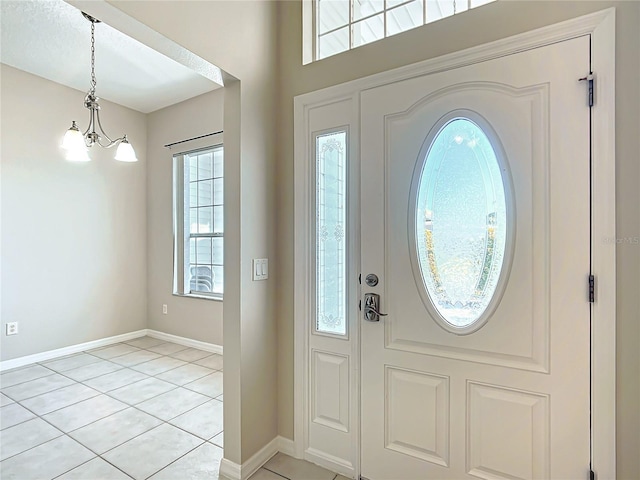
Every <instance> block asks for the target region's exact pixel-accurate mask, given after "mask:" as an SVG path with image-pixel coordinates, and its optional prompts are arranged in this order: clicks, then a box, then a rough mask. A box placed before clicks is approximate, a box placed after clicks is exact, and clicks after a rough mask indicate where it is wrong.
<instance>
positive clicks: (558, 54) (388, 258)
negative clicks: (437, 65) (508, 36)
mask: <svg viewBox="0 0 640 480" xmlns="http://www.w3.org/2000/svg"><path fill="white" fill-rule="evenodd" d="M588 72H589V38H588V37H587V36H584V37H579V38H575V39H572V40H568V41H564V42H560V43H557V44H554V45H550V46H546V47H541V48H537V49H534V50H530V51H526V52H522V53H517V54H513V55H509V56H505V57H501V58H496V59H493V60H489V61H485V62H482V63H478V64H474V65H469V66H465V67H461V68H457V69H453V70H448V71H443V72H439V73H435V74H431V75H426V76H421V77H417V78H413V79H409V80H404V81H402V82H398V83H394V84H389V85H385V86H382V87H377V88H374V89H370V90H366V91H364V92H363V93H362V95H361V128H362V130H361V135H362V136H361V159H362V160H361V161H362V166H361V170H362V177H361V192H362V194H361V208H362V224H361V225H362V232H361V233H362V248H361V250H362V259H361V267H362V290H361V291H362V294H363V296H364V294H366V293H374V294H378V295H379V296H380V302H381V304H380V306H379V310H380V312H381V313H385V314H387V316H385V317H381V319H380V321H379V322H370V321H366V320H365V319H364V318H361V320H360V322H361V419H362V420H361V439H362V440H361V442H362V450H361V472H362V473H361V474H362V476H363V477H365V478H368V479H371V480H381V479H387V480H420V479H429V478H433V479H460V478H486V479H534V478H537V479H538V478H539V479H542V478H553V479H574V478H575V479H578V478H579V479H584V478H586V475H587V472H588V470H589V458H590V451H589V450H590V431H589V415H590V413H589V408H590V405H589V376H590V365H589V352H590V343H589V342H590V338H589V331H590V325H589V324H590V306H589V302H588V295H587V279H588V274H589V268H590V264H589V260H590V246H589V238H590V220H589V218H590V217H589V216H590V193H589V182H590V180H589V142H590V139H589V107H588V106H587V104H586V86H585V85H584V83H583V82H579V81H578V79H579V78H580V77H583V76H585V75H586V74H587V73H588ZM367 274H375V275H377V277H378V278H379V283H378V284H377V285H375V286H368V285H367V284H366V283H365V277H366V276H367ZM363 310H367V307H366V302H364V297H363ZM364 313H365V312H363V317H364V316H365V314H364ZM374 316H375V315H374V314H373V313H372V312H371V311H369V317H374Z"/></svg>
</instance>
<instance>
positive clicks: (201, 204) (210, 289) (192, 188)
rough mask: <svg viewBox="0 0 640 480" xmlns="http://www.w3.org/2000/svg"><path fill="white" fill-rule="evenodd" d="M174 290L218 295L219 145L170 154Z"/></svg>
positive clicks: (221, 212) (221, 238) (220, 250)
mask: <svg viewBox="0 0 640 480" xmlns="http://www.w3.org/2000/svg"><path fill="white" fill-rule="evenodd" d="M173 164H174V239H175V240H174V244H175V262H174V293H176V294H178V295H193V296H202V297H210V298H217V299H222V294H223V292H224V275H223V251H224V206H223V198H224V178H223V147H222V145H216V146H214V147H208V148H205V149H200V150H194V151H190V152H185V153H180V154H176V155H174V156H173Z"/></svg>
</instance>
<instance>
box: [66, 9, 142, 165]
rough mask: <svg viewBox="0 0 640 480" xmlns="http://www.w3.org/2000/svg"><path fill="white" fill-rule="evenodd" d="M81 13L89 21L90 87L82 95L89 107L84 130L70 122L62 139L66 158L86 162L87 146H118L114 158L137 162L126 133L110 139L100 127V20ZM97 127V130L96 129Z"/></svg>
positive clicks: (87, 155) (87, 158)
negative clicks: (97, 40)
mask: <svg viewBox="0 0 640 480" xmlns="http://www.w3.org/2000/svg"><path fill="white" fill-rule="evenodd" d="M82 15H84V17H85V18H86V19H87V20H89V21H90V22H91V88H90V89H89V92H88V93H87V95H86V97H84V106H85V108H88V109H89V126H88V127H87V129H86V130H85V131H84V132H80V129H79V128H78V125H76V122H75V121H73V122H71V128H69V130H67V133H66V134H65V135H64V139H63V140H62V148H63V149H65V151H66V158H67V160H69V161H72V162H88V161H89V160H91V159H90V158H89V153H88V152H87V148H88V147H89V148H90V147H93V146H94V145H99V146H101V147H103V148H111V147H114V146H116V145H117V146H118V148H117V150H116V156H115V159H116V160H119V161H121V162H137V161H138V159H137V158H136V153H135V151H134V150H133V147H132V146H131V144H130V143H129V140H128V139H127V136H126V135H123V136H122V137H120V138H116V139H115V140H111V138H110V137H109V135H107V134H106V133H105V131H104V129H103V128H102V124H101V123H100V105H99V104H98V100H99V99H98V97H96V72H95V62H96V47H95V28H96V23H100V20H97V19H95V18H93V17H92V16H90V15H87V14H86V13H84V12H82ZM96 129H97V131H96Z"/></svg>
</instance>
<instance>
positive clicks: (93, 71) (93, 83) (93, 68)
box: [91, 22, 97, 95]
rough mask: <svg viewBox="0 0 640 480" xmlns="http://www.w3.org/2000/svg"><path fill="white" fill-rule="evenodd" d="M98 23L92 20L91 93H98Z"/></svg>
mask: <svg viewBox="0 0 640 480" xmlns="http://www.w3.org/2000/svg"><path fill="white" fill-rule="evenodd" d="M95 31H96V24H95V22H91V94H92V95H95V93H96V85H97V82H96V39H95Z"/></svg>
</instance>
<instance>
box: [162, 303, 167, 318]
mask: <svg viewBox="0 0 640 480" xmlns="http://www.w3.org/2000/svg"><path fill="white" fill-rule="evenodd" d="M162 314H163V315H166V314H167V304H166V303H163V304H162Z"/></svg>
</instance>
